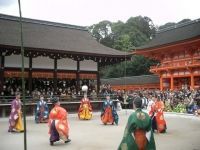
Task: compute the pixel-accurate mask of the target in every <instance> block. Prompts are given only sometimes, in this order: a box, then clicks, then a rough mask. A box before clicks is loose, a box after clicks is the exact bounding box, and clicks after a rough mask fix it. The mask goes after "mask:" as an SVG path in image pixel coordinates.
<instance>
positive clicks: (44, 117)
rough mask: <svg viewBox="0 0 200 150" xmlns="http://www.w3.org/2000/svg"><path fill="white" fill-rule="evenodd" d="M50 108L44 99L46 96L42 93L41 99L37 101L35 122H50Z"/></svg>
mask: <svg viewBox="0 0 200 150" xmlns="http://www.w3.org/2000/svg"><path fill="white" fill-rule="evenodd" d="M48 117H49V108H48V105H47V102H45V101H44V96H43V95H40V101H38V103H37V107H36V112H35V122H36V123H46V122H48Z"/></svg>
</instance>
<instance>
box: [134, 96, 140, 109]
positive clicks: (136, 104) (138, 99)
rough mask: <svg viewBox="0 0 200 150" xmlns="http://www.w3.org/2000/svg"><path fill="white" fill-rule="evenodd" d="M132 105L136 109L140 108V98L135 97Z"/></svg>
mask: <svg viewBox="0 0 200 150" xmlns="http://www.w3.org/2000/svg"><path fill="white" fill-rule="evenodd" d="M134 105H135V107H136V108H142V99H141V98H140V97H136V98H135V99H134Z"/></svg>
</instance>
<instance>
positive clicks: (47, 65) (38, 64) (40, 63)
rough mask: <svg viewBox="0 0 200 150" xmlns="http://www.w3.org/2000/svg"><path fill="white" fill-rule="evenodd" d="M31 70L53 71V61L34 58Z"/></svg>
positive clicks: (46, 58)
mask: <svg viewBox="0 0 200 150" xmlns="http://www.w3.org/2000/svg"><path fill="white" fill-rule="evenodd" d="M32 68H43V69H54V60H53V59H51V58H49V57H42V56H39V57H36V58H33V59H32Z"/></svg>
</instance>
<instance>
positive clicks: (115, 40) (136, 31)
mask: <svg viewBox="0 0 200 150" xmlns="http://www.w3.org/2000/svg"><path fill="white" fill-rule="evenodd" d="M89 29H90V32H91V34H92V35H93V36H94V37H95V38H96V40H97V41H98V42H100V43H101V44H104V45H105V46H108V47H111V48H114V49H118V50H121V51H127V52H129V51H130V50H133V49H134V48H135V47H138V46H141V45H143V44H145V43H146V42H148V41H149V40H150V39H151V37H152V36H153V35H154V34H155V30H156V28H155V26H154V24H153V21H152V20H151V19H150V18H148V17H142V16H137V17H131V18H129V19H128V20H127V22H126V23H123V22H122V21H118V22H114V23H112V22H110V21H101V22H99V23H98V24H94V25H92V26H91V27H89ZM153 63H154V61H152V60H149V59H148V58H145V57H142V56H133V59H132V60H131V61H127V62H122V63H120V64H115V65H112V66H106V67H104V68H101V72H100V75H101V76H102V77H106V78H111V77H122V76H133V75H143V74H150V72H149V67H150V66H151V65H152V64H153Z"/></svg>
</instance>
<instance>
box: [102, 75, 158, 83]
mask: <svg viewBox="0 0 200 150" xmlns="http://www.w3.org/2000/svg"><path fill="white" fill-rule="evenodd" d="M159 81H160V80H159V77H158V76H156V75H141V76H131V77H121V78H109V79H101V84H107V83H108V84H111V85H134V84H137V85H139V84H154V83H159Z"/></svg>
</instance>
